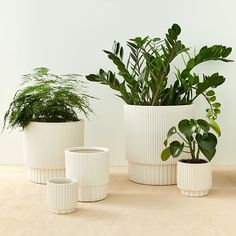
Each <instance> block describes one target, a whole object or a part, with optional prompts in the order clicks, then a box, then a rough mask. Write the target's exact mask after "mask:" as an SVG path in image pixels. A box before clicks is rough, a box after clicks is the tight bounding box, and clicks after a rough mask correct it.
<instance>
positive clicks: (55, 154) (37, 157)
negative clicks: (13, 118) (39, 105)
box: [24, 120, 84, 184]
mask: <svg viewBox="0 0 236 236" xmlns="http://www.w3.org/2000/svg"><path fill="white" fill-rule="evenodd" d="M83 144H84V121H83V120H80V121H76V122H62V123H47V122H31V123H30V124H29V125H28V126H27V127H26V128H25V130H24V157H25V165H26V166H27V167H28V168H27V176H28V179H29V180H30V181H32V182H34V183H41V184H46V182H47V181H48V180H49V179H51V178H57V177H64V176H65V158H64V151H65V149H66V148H68V147H71V146H80V145H83Z"/></svg>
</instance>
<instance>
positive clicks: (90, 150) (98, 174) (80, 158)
mask: <svg viewBox="0 0 236 236" xmlns="http://www.w3.org/2000/svg"><path fill="white" fill-rule="evenodd" d="M65 157H66V177H67V178H74V179H77V182H78V201H81V202H91V201H99V200H103V199H104V198H106V196H107V187H108V183H109V150H108V149H107V148H102V147H74V148H69V149H67V150H66V151H65Z"/></svg>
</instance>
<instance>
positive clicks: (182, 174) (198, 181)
mask: <svg viewBox="0 0 236 236" xmlns="http://www.w3.org/2000/svg"><path fill="white" fill-rule="evenodd" d="M177 187H178V188H179V189H180V191H181V193H182V194H183V195H186V196H189V197H201V196H205V195H207V194H208V192H209V189H211V187H212V166H211V163H210V162H207V163H199V164H192V163H184V162H182V161H178V164H177Z"/></svg>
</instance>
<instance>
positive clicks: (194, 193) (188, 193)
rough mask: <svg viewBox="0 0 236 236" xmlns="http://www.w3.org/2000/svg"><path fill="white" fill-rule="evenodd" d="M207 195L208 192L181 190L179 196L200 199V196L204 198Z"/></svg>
mask: <svg viewBox="0 0 236 236" xmlns="http://www.w3.org/2000/svg"><path fill="white" fill-rule="evenodd" d="M208 193H209V190H202V191H189V190H181V194H183V195H185V196H188V197H202V196H206V195H207V194H208Z"/></svg>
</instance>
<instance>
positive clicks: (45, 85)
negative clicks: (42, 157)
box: [4, 67, 92, 129]
mask: <svg viewBox="0 0 236 236" xmlns="http://www.w3.org/2000/svg"><path fill="white" fill-rule="evenodd" d="M21 86H22V88H21V89H20V90H18V91H17V92H16V94H15V96H14V98H13V101H12V102H11V104H10V106H9V109H8V111H7V112H6V114H5V117H4V128H5V127H6V126H7V128H17V127H21V128H22V129H24V128H25V127H26V126H27V125H28V124H29V123H30V122H31V121H38V122H67V121H78V120H79V117H78V113H79V112H82V113H84V114H85V115H86V116H88V114H89V113H90V112H92V110H91V108H90V106H89V98H92V97H91V96H89V95H88V94H86V92H84V89H85V87H84V84H83V82H82V81H81V80H79V75H77V74H67V75H60V76H59V75H55V74H51V73H49V69H47V68H45V67H40V68H36V69H34V72H33V73H31V74H26V75H23V83H22V85H21Z"/></svg>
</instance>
